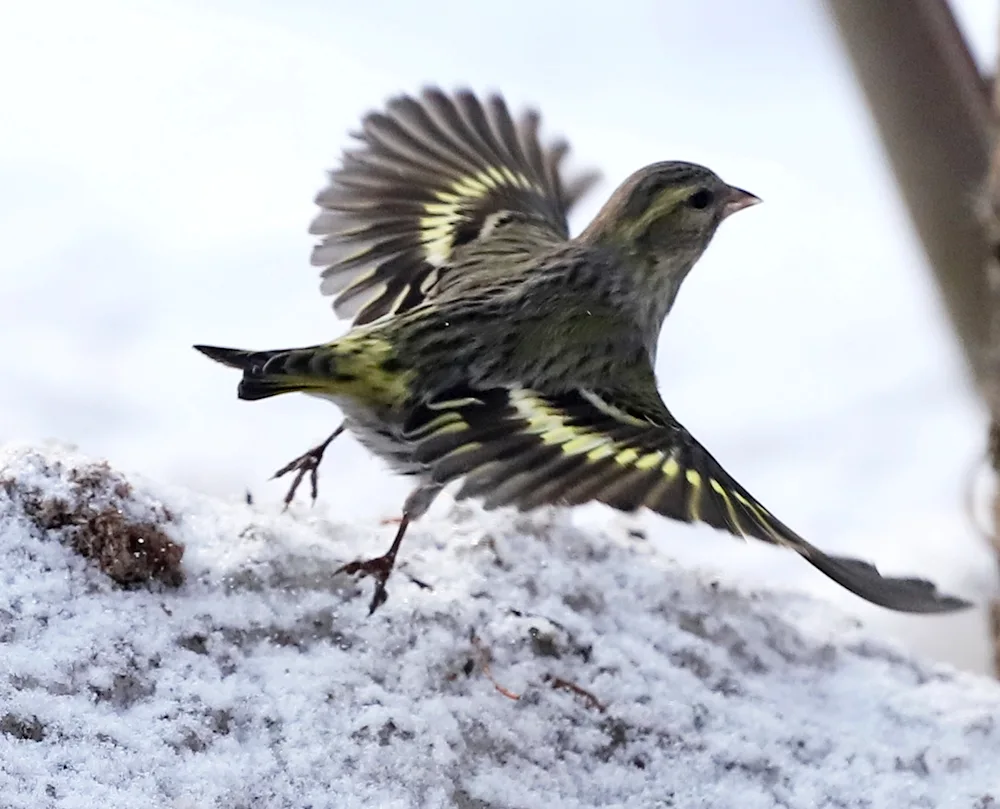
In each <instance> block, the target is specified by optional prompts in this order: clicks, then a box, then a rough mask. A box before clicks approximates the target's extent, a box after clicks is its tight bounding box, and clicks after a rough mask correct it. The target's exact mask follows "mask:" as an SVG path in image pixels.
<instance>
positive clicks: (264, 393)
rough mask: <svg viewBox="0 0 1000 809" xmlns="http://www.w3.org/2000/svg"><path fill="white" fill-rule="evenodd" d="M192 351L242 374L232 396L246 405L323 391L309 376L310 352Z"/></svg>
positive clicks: (212, 348)
mask: <svg viewBox="0 0 1000 809" xmlns="http://www.w3.org/2000/svg"><path fill="white" fill-rule="evenodd" d="M195 349H197V350H198V351H200V352H201V353H202V354H204V355H205V356H206V357H209V358H210V359H213V360H215V361H216V362H218V363H221V364H222V365H227V366H229V367H230V368H237V369H239V370H241V371H243V379H241V380H240V384H239V387H238V388H237V390H236V394H237V396H239V398H240V399H244V400H246V401H251V402H252V401H256V400H258V399H267V398H269V397H271V396H278V395H279V394H282V393H295V392H296V391H310V390H312V391H316V390H322V389H323V388H324V387H325V385H324V384H323V379H322V378H321V377H319V376H317V375H312V376H310V375H309V372H310V369H309V367H308V365H309V360H310V358H311V357H313V356H315V353H316V352H315V351H314V350H312V349H279V350H276V351H245V350H243V349H239V348H222V347H220V346H206V345H196V346H195Z"/></svg>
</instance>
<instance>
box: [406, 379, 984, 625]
mask: <svg viewBox="0 0 1000 809" xmlns="http://www.w3.org/2000/svg"><path fill="white" fill-rule="evenodd" d="M648 398H649V401H648V402H647V403H645V404H644V405H643V406H640V407H639V408H636V407H635V406H634V405H632V404H631V400H630V404H629V405H626V404H624V403H623V402H622V401H621V399H620V398H618V397H616V396H614V395H613V393H609V392H601V391H592V390H584V389H577V390H571V391H568V392H565V393H561V394H558V395H546V394H542V393H539V392H537V391H532V390H526V389H522V388H494V389H491V390H486V391H474V390H467V391H461V392H457V393H455V395H453V396H449V397H447V398H444V399H441V400H439V401H436V402H432V403H431V404H430V405H428V406H425V407H424V408H421V409H420V410H419V411H418V412H417V413H415V414H414V416H413V417H412V418H411V420H410V423H409V424H408V432H409V436H410V438H411V439H412V440H413V441H415V442H416V446H417V449H416V457H417V460H419V461H420V462H422V463H425V464H427V465H428V467H429V469H430V474H431V476H432V478H433V480H435V481H437V482H440V483H447V482H449V481H452V480H454V479H457V478H464V483H463V484H462V487H461V489H460V490H459V492H458V494H457V497H458V498H464V497H470V496H477V497H481V498H483V501H484V503H485V505H486V507H487V508H494V507H498V506H507V505H512V506H516V507H518V508H520V509H531V508H535V507H537V506H541V505H545V504H561V505H576V504H581V503H585V502H588V501H592V500H596V501H598V502H601V503H606V504H607V505H609V506H612V507H614V508H616V509H620V510H623V511H635V510H636V509H638V508H641V507H646V508H649V509H652V510H653V511H655V512H657V513H659V514H662V515H663V516H665V517H669V518H670V519H674V520H680V521H683V522H704V523H707V524H708V525H711V526H713V527H715V528H718V529H721V530H724V531H728V532H729V533H731V534H734V535H736V536H740V537H753V538H755V539H759V540H762V541H764V542H769V543H773V544H777V545H783V546H785V547H787V548H790V549H791V550H794V551H795V552H796V553H798V554H800V555H801V556H802V557H804V558H805V559H806V560H807V561H808V562H809V563H810V564H812V565H813V566H814V567H816V568H818V569H819V570H820V571H822V572H823V573H825V574H826V575H827V576H829V577H830V578H831V579H833V580H834V581H836V582H837V583H839V584H840V585H842V586H843V587H846V588H847V589H848V590H850V591H852V592H854V593H855V594H857V595H859V596H861V597H862V598H864V599H866V600H867V601H870V602H872V603H874V604H879V605H881V606H883V607H888V608H889V609H893V610H898V611H901V612H917V613H935V612H949V611H953V610H957V609H962V608H964V607H967V606H969V605H968V604H967V603H966V602H964V601H961V600H960V599H957V598H953V597H951V596H947V595H942V594H940V593H938V592H937V590H936V589H935V587H934V585H933V584H931V583H930V582H927V581H924V580H921V579H912V578H888V577H884V576H882V575H881V574H880V573H879V572H878V571H877V570H876V569H875V568H874V567H873V566H872V565H870V564H868V563H866V562H862V561H859V560H857V559H851V558H846V557H837V556H830V555H828V554H825V553H823V552H822V551H821V550H819V549H818V548H816V547H814V546H813V545H811V544H810V543H808V542H806V541H805V540H804V539H803V538H802V537H800V536H799V535H798V534H796V533H795V532H794V531H792V530H791V529H790V528H788V526H786V525H785V524H784V523H782V522H781V521H780V520H778V519H777V518H776V517H774V515H772V514H771V513H770V512H769V511H768V510H767V509H765V508H764V507H763V506H762V505H761V504H760V503H759V502H758V501H757V500H756V499H754V497H752V496H751V495H750V493H749V492H747V490H746V489H744V488H743V487H742V486H741V485H740V484H739V483H737V482H736V480H734V479H733V478H732V477H731V476H730V475H729V474H728V473H727V472H726V471H725V470H724V469H723V468H722V466H721V465H720V464H719V463H718V462H717V461H716V460H715V458H713V457H712V456H711V455H710V454H709V453H708V451H707V450H706V449H705V448H704V447H703V446H702V445H701V444H699V443H698V442H697V441H696V440H695V439H694V438H693V437H692V436H691V434H690V433H688V432H687V430H685V429H684V428H683V427H682V426H681V425H680V424H678V423H677V422H676V421H675V420H674V418H673V417H672V416H671V415H670V413H669V411H668V410H667V409H666V407H665V406H664V405H663V404H662V402H661V401H660V400H659V396H658V394H656V395H655V399H654V398H653V397H648Z"/></svg>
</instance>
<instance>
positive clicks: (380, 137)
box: [309, 88, 597, 324]
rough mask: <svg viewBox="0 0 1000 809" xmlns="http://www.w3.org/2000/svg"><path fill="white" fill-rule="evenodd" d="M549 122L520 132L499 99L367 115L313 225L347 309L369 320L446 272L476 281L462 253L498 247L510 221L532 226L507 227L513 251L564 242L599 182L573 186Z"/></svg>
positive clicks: (318, 255) (403, 102)
mask: <svg viewBox="0 0 1000 809" xmlns="http://www.w3.org/2000/svg"><path fill="white" fill-rule="evenodd" d="M538 121H539V119H538V115H537V113H534V112H529V113H528V114H527V115H526V116H525V117H524V118H522V121H521V123H520V124H519V125H518V124H515V123H514V121H513V119H512V118H511V115H510V112H509V110H508V108H507V105H506V103H505V102H504V100H503V99H502V98H500V97H499V96H491V97H489V98H487V99H486V101H485V102H484V101H480V99H478V98H477V97H476V96H475V95H473V94H472V93H471V92H469V91H465V90H463V91H459V92H457V93H455V94H453V95H447V94H445V93H443V92H441V91H440V90H437V89H434V88H431V89H428V90H426V91H424V93H423V94H422V95H421V96H420V97H419V98H414V97H411V96H405V95H404V96H400V97H398V98H394V99H392V100H390V101H389V102H388V103H387V105H386V107H385V109H384V110H379V111H375V112H371V113H369V114H368V115H367V116H365V118H364V119H363V121H362V124H361V129H360V131H359V132H358V133H356V134H355V135H354V137H355V138H357V140H359V141H360V145H359V146H358V147H356V148H353V149H350V150H348V151H346V152H345V154H344V156H343V160H342V165H341V166H340V168H338V169H336V170H334V171H332V172H330V178H329V183H328V185H327V187H326V188H324V189H323V190H322V191H320V193H319V194H318V195H317V197H316V203H317V205H319V207H320V212H319V213H318V215H317V216H316V217H315V219H314V220H313V222H312V224H311V226H310V228H309V231H310V233H312V234H313V235H315V236H319V237H321V241H320V242H319V244H317V245H316V247H315V248H314V250H313V254H312V263H313V264H314V265H315V266H318V267H321V268H322V270H321V276H322V283H321V287H320V288H321V291H322V292H323V293H324V294H326V295H334V296H335V298H334V309H335V310H336V312H337V313H338V314H339V315H341V316H354V322H355V323H356V324H361V323H368V322H370V321H372V320H375V319H376V318H379V317H382V316H383V315H386V314H391V313H396V312H403V311H407V310H408V309H411V308H413V307H414V306H416V305H418V304H419V303H421V302H422V301H424V300H425V299H427V298H428V297H433V296H434V295H435V290H436V289H437V285H438V280H439V278H440V271H441V269H442V268H444V267H448V268H449V269H450V270H451V271H453V274H454V273H458V274H461V273H463V272H465V271H466V270H465V269H463V268H462V267H456V266H453V265H454V260H455V258H456V251H457V250H458V249H459V248H460V247H462V246H464V245H467V244H470V243H472V242H476V241H477V240H480V239H482V240H486V241H488V240H489V233H490V232H491V228H489V227H488V223H490V222H491V221H493V222H495V221H496V220H495V217H496V215H497V214H500V213H501V212H509V213H512V214H514V219H513V220H508V222H510V221H513V222H514V223H515V224H516V223H517V222H518V221H519V220H518V219H517V217H518V216H520V217H522V218H524V219H525V220H526V222H527V223H528V225H527V226H526V227H524V228H523V229H522V230H520V231H519V230H518V229H517V228H516V227H514V228H513V229H512V228H511V227H507V229H506V233H505V239H506V240H507V242H508V244H507V245H505V247H504V251H505V252H508V253H510V252H511V247H510V244H509V242H511V240H513V242H514V247H515V248H517V247H518V246H519V244H520V245H521V246H522V247H523V249H524V250H527V251H529V252H530V251H532V250H537V249H539V247H545V246H554V245H558V244H559V243H561V242H564V241H565V240H566V239H567V238H568V236H569V229H568V225H567V221H566V219H567V216H568V213H569V211H570V209H571V207H572V206H573V205H574V204H575V203H576V201H577V200H578V199H579V197H580V196H582V194H583V193H585V192H586V190H587V189H589V188H590V187H591V186H592V185H593V184H594V182H595V181H596V179H597V175H596V174H594V173H592V172H591V173H586V174H580V175H577V176H574V177H566V176H565V172H564V171H563V170H562V168H561V163H562V159H563V157H564V155H565V153H566V146H565V144H564V143H561V142H560V143H557V144H553V145H552V146H549V147H545V146H543V145H542V143H541V140H540V138H539V135H538ZM518 240H520V242H519V241H518ZM513 252H515V253H516V252H517V251H516V250H514V251H513ZM494 263H496V262H495V261H494Z"/></svg>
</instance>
